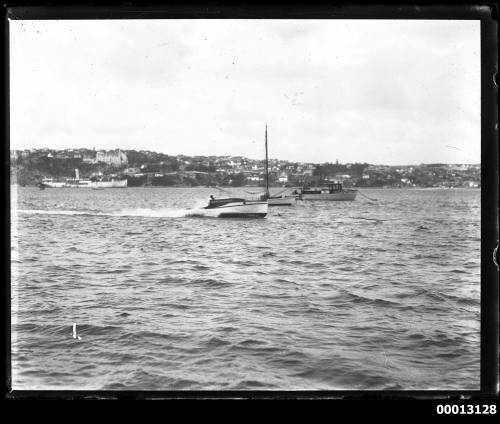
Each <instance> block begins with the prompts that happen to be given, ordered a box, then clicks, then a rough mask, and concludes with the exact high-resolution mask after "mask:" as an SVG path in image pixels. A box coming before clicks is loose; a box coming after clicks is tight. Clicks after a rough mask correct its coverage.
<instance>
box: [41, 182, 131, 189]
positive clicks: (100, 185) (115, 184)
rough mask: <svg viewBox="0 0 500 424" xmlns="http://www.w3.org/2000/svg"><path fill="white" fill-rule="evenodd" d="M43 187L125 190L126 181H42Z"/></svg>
mask: <svg viewBox="0 0 500 424" xmlns="http://www.w3.org/2000/svg"><path fill="white" fill-rule="evenodd" d="M43 184H44V185H45V187H50V188H98V189H99V188H126V187H127V180H113V181H90V180H80V181H78V182H76V181H44V182H43Z"/></svg>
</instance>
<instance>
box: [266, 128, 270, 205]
mask: <svg viewBox="0 0 500 424" xmlns="http://www.w3.org/2000/svg"><path fill="white" fill-rule="evenodd" d="M267 161H268V158H267V123H266V196H267V197H268V198H269V165H268V163H267Z"/></svg>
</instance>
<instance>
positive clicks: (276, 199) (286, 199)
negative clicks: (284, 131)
mask: <svg viewBox="0 0 500 424" xmlns="http://www.w3.org/2000/svg"><path fill="white" fill-rule="evenodd" d="M268 161H269V159H268V155H267V124H266V191H265V193H264V194H263V195H262V196H261V199H262V200H267V201H268V203H269V206H293V205H295V196H286V195H284V194H275V195H271V193H270V192H269V164H268Z"/></svg>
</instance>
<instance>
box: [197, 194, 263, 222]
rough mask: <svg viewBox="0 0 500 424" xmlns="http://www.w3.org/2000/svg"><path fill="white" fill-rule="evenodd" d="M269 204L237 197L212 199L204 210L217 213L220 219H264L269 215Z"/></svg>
mask: <svg viewBox="0 0 500 424" xmlns="http://www.w3.org/2000/svg"><path fill="white" fill-rule="evenodd" d="M267 206H268V202H267V200H266V201H262V200H246V199H241V198H237V197H227V198H224V199H215V198H214V197H213V196H212V198H211V199H210V201H209V203H208V206H206V207H205V208H203V209H207V210H210V212H215V213H216V216H217V217H218V218H264V217H265V216H266V215H267Z"/></svg>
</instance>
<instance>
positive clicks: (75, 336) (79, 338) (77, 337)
mask: <svg viewBox="0 0 500 424" xmlns="http://www.w3.org/2000/svg"><path fill="white" fill-rule="evenodd" d="M73 338H74V339H78V340H81V339H82V338H81V337H80V336H77V335H76V323H75V322H74V323H73Z"/></svg>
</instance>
